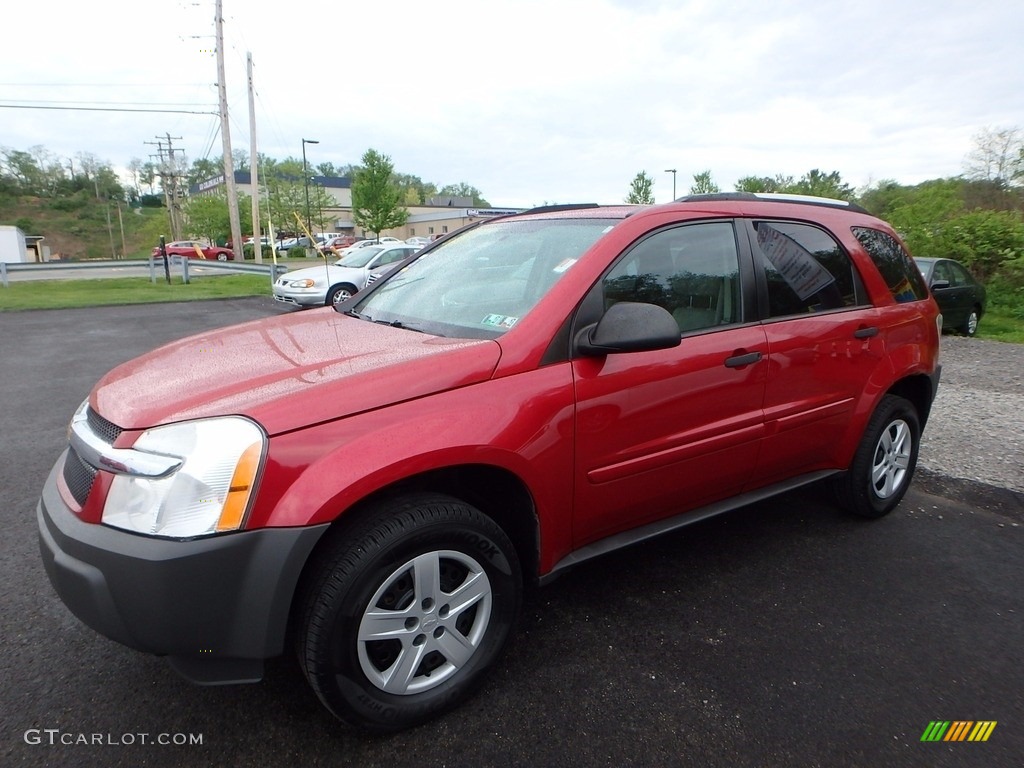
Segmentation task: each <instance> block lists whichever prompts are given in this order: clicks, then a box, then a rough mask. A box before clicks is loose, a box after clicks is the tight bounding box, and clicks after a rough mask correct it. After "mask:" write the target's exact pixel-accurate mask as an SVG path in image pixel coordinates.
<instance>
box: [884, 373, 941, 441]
mask: <svg viewBox="0 0 1024 768" xmlns="http://www.w3.org/2000/svg"><path fill="white" fill-rule="evenodd" d="M885 394H887V395H896V396H897V397H902V398H903V399H904V400H908V401H910V403H911V405H913V406H914V409H915V410H916V411H917V417H918V420H919V421H920V426H921V430H922V431H923V430H924V426H925V424H926V423H927V421H928V414H929V413H931V410H932V397H933V385H932V380H931V379H930V378H929V377H928V376H925V375H924V374H918V375H914V376H907V377H905V378H903V379H900V380H899V381H897V382H896V383H895V384H893V385H892V386H891V387H889V389H888V390H887V391H886V393H885Z"/></svg>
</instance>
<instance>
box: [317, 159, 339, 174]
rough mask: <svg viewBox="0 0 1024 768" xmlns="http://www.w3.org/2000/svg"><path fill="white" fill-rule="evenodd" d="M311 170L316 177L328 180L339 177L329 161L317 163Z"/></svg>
mask: <svg viewBox="0 0 1024 768" xmlns="http://www.w3.org/2000/svg"><path fill="white" fill-rule="evenodd" d="M313 170H314V172H315V173H316V174H317V175H318V176H327V177H328V178H334V177H336V176H339V175H340V174H339V173H338V171H337V169H336V168H335V167H334V163H332V162H330V161H326V162H323V163H317V164H316V167H315V168H314V169H313Z"/></svg>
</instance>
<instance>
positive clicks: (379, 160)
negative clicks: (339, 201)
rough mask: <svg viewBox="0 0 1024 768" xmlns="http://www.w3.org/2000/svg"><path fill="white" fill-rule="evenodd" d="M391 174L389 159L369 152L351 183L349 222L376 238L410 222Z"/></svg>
mask: <svg viewBox="0 0 1024 768" xmlns="http://www.w3.org/2000/svg"><path fill="white" fill-rule="evenodd" d="M393 174H394V165H392V163H391V158H390V157H388V156H387V155H382V154H380V153H379V152H377V151H376V150H374V149H368V150H366V152H365V153H364V154H363V157H362V168H361V169H360V170H359V171H357V172H356V174H355V176H354V178H353V179H352V218H353V219H354V220H355V222H356V224H358V225H359V226H360V227H364V228H365V229H367V230H369V231H370V232H373V233H374V234H376V235H380V233H381V232H383V231H384V230H386V229H393V228H395V227H400V226H402V225H403V224H405V222H406V221H408V219H409V212H408V211H407V210H406V209H405V208H403V207H402V194H401V191H400V190H399V189H398V186H397V185H396V184H395V183H394V181H393V179H392V176H393Z"/></svg>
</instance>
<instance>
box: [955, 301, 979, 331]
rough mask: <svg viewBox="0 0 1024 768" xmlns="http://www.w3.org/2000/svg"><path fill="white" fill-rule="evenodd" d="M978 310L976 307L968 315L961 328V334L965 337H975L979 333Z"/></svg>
mask: <svg viewBox="0 0 1024 768" xmlns="http://www.w3.org/2000/svg"><path fill="white" fill-rule="evenodd" d="M978 317H979V312H978V308H977V307H974V308H973V309H972V310H971V311H970V313H969V314H968V315H967V319H966V320H964V324H963V325H961V326H960V333H962V334H963V335H964V336H973V335H974V334H976V333H977V332H978Z"/></svg>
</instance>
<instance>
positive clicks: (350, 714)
mask: <svg viewBox="0 0 1024 768" xmlns="http://www.w3.org/2000/svg"><path fill="white" fill-rule="evenodd" d="M423 508H424V507H423V506H420V507H417V508H415V509H412V510H410V511H408V512H406V513H403V514H402V515H399V516H397V517H395V518H392V519H391V520H389V521H387V522H389V523H392V524H394V523H396V522H397V523H399V524H400V525H399V526H398V529H397V530H393V531H389V532H386V533H383V534H382V533H381V531H380V529H377V530H376V531H374V532H373V533H371V534H370V535H369V536H367V537H364V538H363V539H362V540H361V541H353V542H352V545H351V546H350V548H349V550H348V552H347V553H346V556H345V557H344V559H343V562H342V563H341V564H340V567H339V568H338V569H337V570H336V572H335V575H336V576H337V578H338V581H337V582H335V583H336V584H337V586H338V589H337V591H336V592H335V593H334V594H333V595H332V596H331V597H330V598H328V599H327V600H326V601H325V600H323V599H320V600H319V601H315V603H314V607H313V610H312V612H311V618H313V619H314V620H316V621H321V622H324V625H325V627H326V631H325V632H324V633H322V634H321V635H319V636H316V637H314V636H313V635H307V638H308V639H307V641H306V643H305V646H306V647H305V648H303V649H300V652H305V653H306V654H307V663H306V665H305V667H306V670H307V676H308V677H309V679H310V682H311V684H312V685H313V688H314V690H316V692H317V694H318V695H319V696H320V699H321V700H322V701H323V703H324V704H325V705H326V706H327V707H328V708H329V709H330V710H331V711H332V712H333V713H334V714H335V715H336V716H338V717H339V718H340V719H342V720H344V721H346V722H350V723H352V724H353V725H356V726H358V727H360V728H363V729H366V730H375V731H392V730H399V729H402V728H408V727H410V726H412V725H415V724H417V723H420V722H423V721H425V720H428V719H430V718H432V717H435V716H437V715H439V714H441V713H442V712H445V711H447V710H449V709H451V708H452V707H454V706H456V705H457V704H458V703H459V702H460V701H462V700H463V699H464V698H466V697H467V696H468V695H469V694H470V693H471V692H472V691H473V690H474V689H475V688H476V687H477V686H478V685H479V684H480V683H481V682H482V680H483V677H484V672H485V670H487V668H488V667H490V665H491V664H492V663H493V662H494V661H495V659H496V658H497V657H498V656H499V655H500V653H501V651H502V650H503V648H504V646H505V643H506V641H507V640H508V637H509V635H510V634H511V630H512V628H513V626H514V625H515V622H516V618H517V616H518V613H519V605H520V600H521V593H522V588H521V576H520V573H519V564H518V561H517V559H516V557H515V553H514V550H513V549H512V546H511V544H510V543H509V542H508V539H507V537H506V536H505V535H504V533H503V532H502V531H501V529H500V528H498V526H497V525H495V524H494V523H493V522H492V521H490V519H489V518H486V517H485V516H483V515H482V514H481V513H479V512H478V511H476V510H475V509H473V508H472V507H468V506H467V505H463V504H461V503H458V502H454V503H452V502H450V503H447V504H445V505H444V506H443V507H432V508H431V510H432V513H433V514H436V515H439V518H438V519H435V520H432V521H431V522H423V521H422V519H420V520H415V518H416V517H417V516H418V517H421V518H422V515H420V514H419V511H420V510H422V509H423ZM440 518H444V519H440ZM378 536H381V537H382V539H383V540H381V541H378V540H376V537H378ZM440 550H454V551H457V552H461V553H463V554H465V555H468V556H469V557H471V558H472V559H473V560H475V561H476V562H477V563H479V564H480V565H481V566H482V567H483V569H484V572H485V573H486V574H487V578H488V580H489V582H490V587H491V595H492V605H491V615H490V618H489V620H488V624H487V630H486V633H485V635H484V638H483V640H482V641H481V644H480V646H479V647H478V649H477V651H476V652H475V653H474V654H473V656H472V658H471V659H470V660H469V661H468V662H467V663H466V664H465V665H464V666H463V667H462V668H461V669H459V670H458V671H457V672H456V673H455V674H454V675H453V676H452V677H451V678H450V679H449V680H447V681H445V682H444V683H441V684H440V685H438V686H437V687H435V688H432V689H430V690H428V691H424V692H422V693H417V694H410V695H395V694H389V693H386V692H384V691H382V690H380V689H379V688H377V687H376V686H375V685H374V684H373V683H372V682H370V681H369V680H368V679H367V678H366V676H365V674H364V673H363V671H362V668H361V666H360V663H359V657H358V644H357V641H356V634H357V632H358V629H359V624H360V621H361V620H362V617H363V614H364V613H365V611H366V608H367V606H368V604H369V601H370V599H371V598H372V597H373V595H374V594H375V593H376V591H377V590H378V589H379V588H380V587H381V585H382V584H383V583H384V581H385V580H387V579H388V578H389V577H390V576H391V575H392V574H393V573H394V572H395V570H396V569H397V568H399V567H400V566H401V565H402V564H403V563H406V562H408V561H409V560H411V559H413V558H414V557H417V556H418V555H421V554H425V553H427V552H432V551H440ZM311 660H315V662H314V663H313V664H310V663H309V662H310V661H311Z"/></svg>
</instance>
